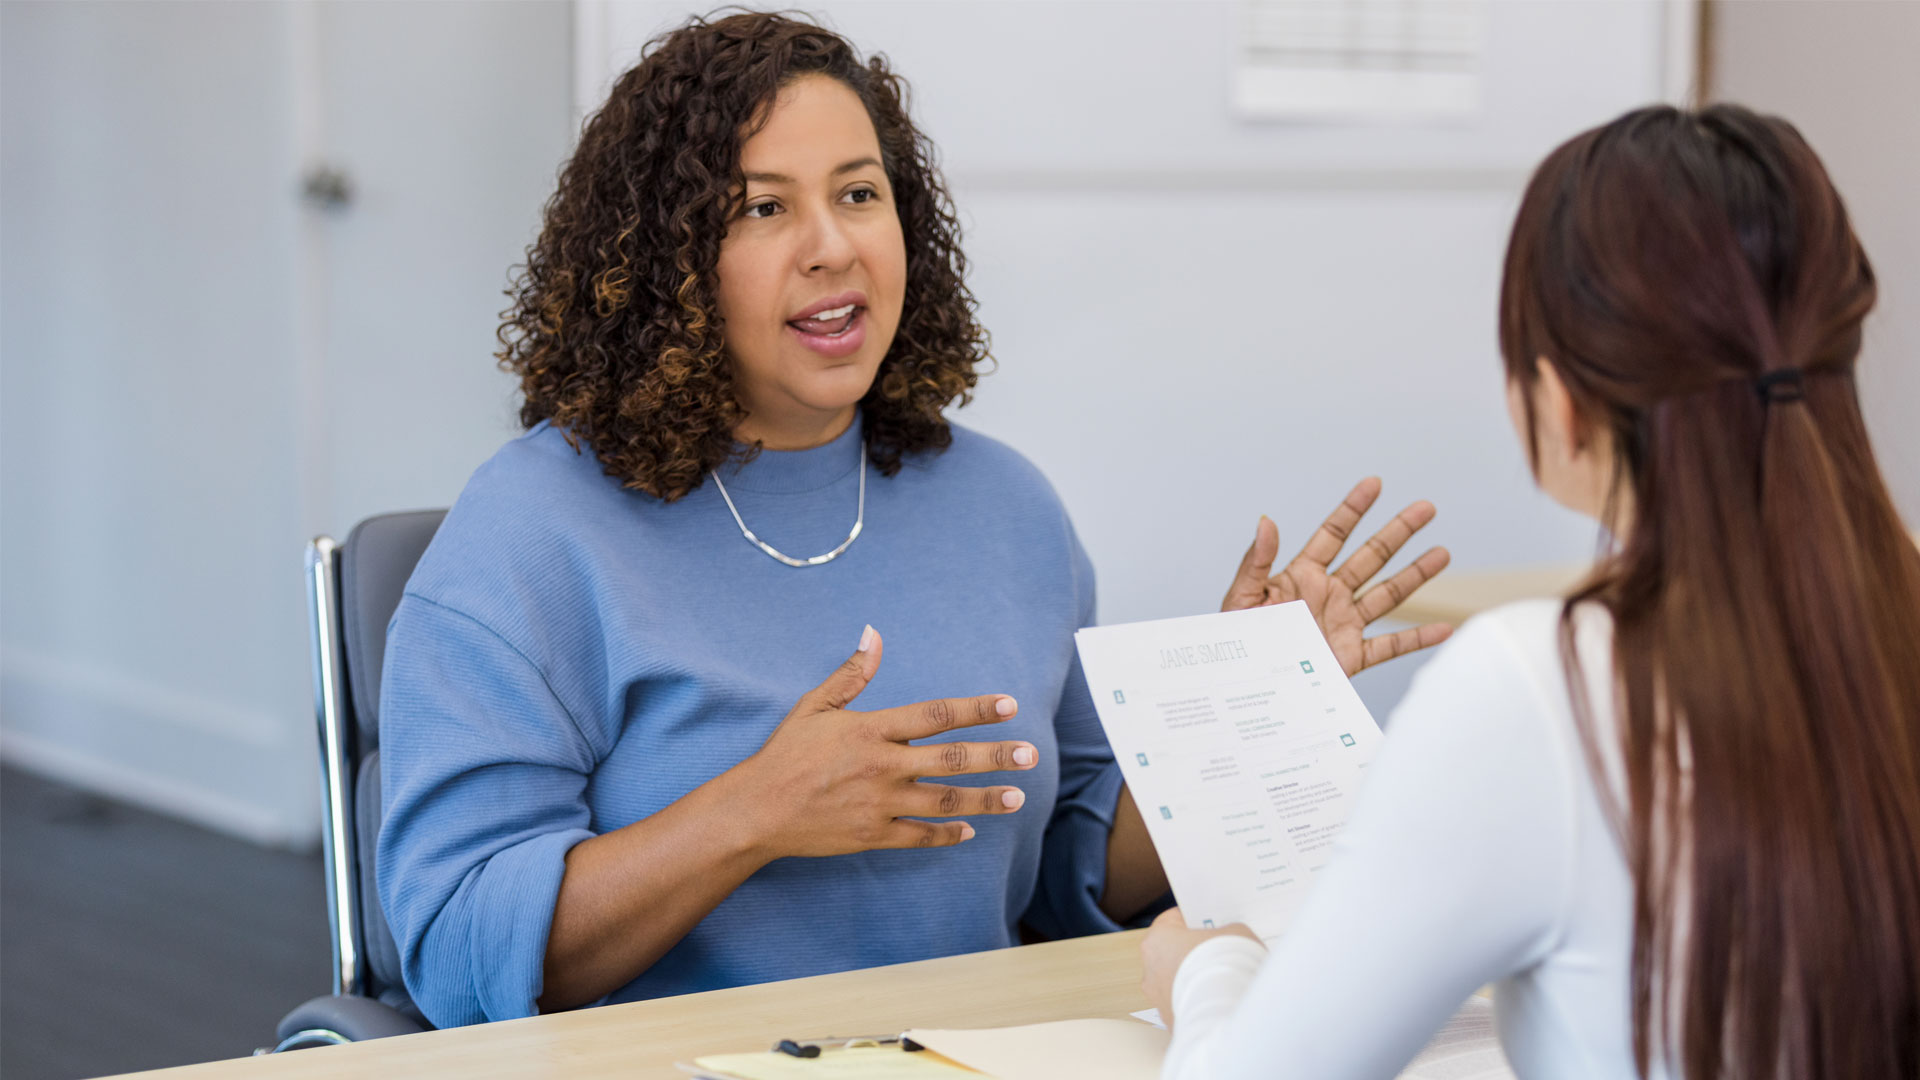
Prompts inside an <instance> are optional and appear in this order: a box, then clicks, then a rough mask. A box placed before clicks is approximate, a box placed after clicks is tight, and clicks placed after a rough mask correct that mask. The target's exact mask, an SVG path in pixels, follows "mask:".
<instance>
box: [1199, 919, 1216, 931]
mask: <svg viewBox="0 0 1920 1080" xmlns="http://www.w3.org/2000/svg"><path fill="white" fill-rule="evenodd" d="M1200 925H1201V926H1204V927H1206V928H1207V929H1209V930H1211V929H1213V920H1212V919H1201V920H1200Z"/></svg>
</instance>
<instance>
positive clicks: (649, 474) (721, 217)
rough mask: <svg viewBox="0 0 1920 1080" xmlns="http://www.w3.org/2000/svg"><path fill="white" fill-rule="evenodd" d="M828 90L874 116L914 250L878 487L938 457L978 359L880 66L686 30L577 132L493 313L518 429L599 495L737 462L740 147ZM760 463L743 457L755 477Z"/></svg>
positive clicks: (785, 25)
mask: <svg viewBox="0 0 1920 1080" xmlns="http://www.w3.org/2000/svg"><path fill="white" fill-rule="evenodd" d="M810 74H820V75H826V76H829V77H831V78H834V79H837V80H839V81H840V82H842V83H844V84H846V86H847V87H848V88H849V89H851V90H853V92H854V93H855V94H857V95H858V96H859V98H860V100H861V102H862V103H863V104H864V105H865V106H866V110H867V116H868V117H869V118H870V119H872V121H873V127H874V131H875V133H876V134H877V135H878V136H879V142H880V152H881V159H882V164H883V165H884V167H885V168H886V172H887V178H888V180H889V181H890V182H891V183H892V185H893V191H894V200H895V205H896V206H897V207H898V210H899V215H900V224H901V231H902V233H903V234H904V238H905V241H906V250H907V280H906V294H905V299H904V303H903V306H902V310H901V316H900V326H899V330H898V331H897V332H896V333H895V335H894V339H893V343H892V345H891V346H890V347H889V348H888V350H887V354H886V357H885V358H884V359H883V360H882V361H881V363H880V368H879V371H878V372H877V374H876V375H875V377H874V381H873V385H872V387H870V388H869V389H868V391H867V393H866V395H865V397H863V398H862V399H861V401H860V409H861V411H862V413H863V414H864V417H865V421H866V424H865V437H866V442H867V451H868V455H869V457H870V458H871V459H872V461H873V462H874V464H876V465H877V466H879V468H880V470H881V472H882V473H883V474H884V475H887V476H891V475H893V474H894V473H896V472H898V471H899V469H900V460H901V455H903V454H910V453H916V452H919V451H923V450H933V451H938V450H942V449H945V448H946V447H947V446H948V445H949V444H950V443H951V442H952V441H953V435H952V432H951V431H950V430H949V429H948V426H947V421H946V418H945V416H943V415H942V413H943V410H945V409H946V407H947V406H948V405H950V404H952V403H953V402H955V401H956V400H958V401H959V402H960V404H962V405H964V404H966V403H967V402H968V401H969V400H970V399H971V393H970V391H971V390H972V388H973V386H974V384H975V382H976V381H977V379H978V375H977V374H976V373H975V371H974V367H975V365H976V364H978V363H980V362H982V361H984V360H986V359H987V355H988V354H987V335H986V333H985V331H984V330H982V329H981V328H980V326H979V324H978V323H977V322H976V321H975V319H974V311H975V308H976V306H977V305H976V303H975V301H974V298H973V294H972V293H971V292H970V291H968V289H967V286H966V283H965V276H966V269H967V263H966V258H965V256H963V255H962V254H961V252H960V226H959V222H958V220H957V219H956V217H955V215H954V210H953V201H952V198H951V197H950V196H949V194H948V192H947V188H946V183H945V181H944V180H943V179H942V177H941V176H940V173H939V170H938V168H937V167H936V164H935V153H934V148H933V144H932V143H931V142H929V141H928V140H927V138H926V137H925V136H924V135H922V134H921V133H920V131H919V130H918V129H917V128H915V127H914V125H913V121H912V120H911V119H909V117H908V114H907V87H906V83H905V82H904V81H903V80H902V79H901V78H900V77H899V76H898V75H895V74H894V73H893V71H892V70H891V69H890V68H889V67H888V65H887V61H886V58H885V57H884V56H879V55H876V56H874V57H872V58H870V59H865V60H863V59H862V58H861V56H860V54H859V52H858V51H857V50H855V49H854V47H853V46H852V45H851V44H850V43H848V42H847V41H846V40H845V39H844V38H842V37H840V36H839V35H837V34H834V33H832V32H831V31H828V30H824V29H822V28H820V27H818V26H815V25H813V24H811V23H808V22H804V21H801V20H800V19H797V18H794V17H791V16H787V15H779V14H769V13H760V12H740V13H736V14H732V15H727V16H725V17H722V18H713V17H708V18H695V19H693V20H691V21H689V22H688V23H686V24H685V25H684V26H681V27H680V28H678V29H676V30H673V31H670V32H668V33H666V34H663V35H661V36H659V37H657V38H655V39H653V40H652V41H651V42H649V43H648V44H647V46H646V48H645V49H644V50H642V53H641V60H640V62H639V63H638V64H636V65H635V66H634V67H633V68H632V69H631V70H629V71H627V72H626V74H624V75H622V76H621V77H620V79H619V80H618V81H617V82H616V83H615V84H614V87H613V91H612V93H611V94H610V95H609V96H608V98H607V102H606V104H605V105H604V106H602V107H601V109H600V111H599V112H597V113H595V114H594V115H593V116H592V117H590V118H589V119H588V120H587V122H586V124H585V125H584V126H583V128H582V130H581V135H580V144H579V146H578V147H577V148H576V149H575V150H574V153H573V157H572V158H571V160H569V161H568V162H567V164H566V167H565V168H564V169H563V170H562V171H561V173H560V185H559V189H558V190H557V191H555V192H554V194H553V197H552V198H551V199H549V200H548V201H547V205H546V209H545V223H544V225H543V226H542V228H541V231H540V237H539V239H538V240H537V241H535V242H534V244H533V246H531V247H530V248H528V250H527V261H526V263H525V264H524V265H522V266H521V267H519V268H518V272H517V273H516V275H515V278H514V281H513V284H512V287H511V288H509V290H508V293H507V295H508V296H509V297H511V298H512V300H513V306H512V307H510V308H508V309H507V310H506V311H504V312H502V313H501V319H502V322H501V326H500V330H499V339H500V344H501V350H500V352H499V353H498V354H497V355H498V357H499V360H500V366H501V367H502V368H504V369H505V370H508V371H511V372H513V373H514V374H516V375H518V376H519V377H520V388H521V392H522V393H523V394H524V395H525V397H526V401H525V404H523V405H522V406H521V409H520V421H521V423H522V424H524V425H526V426H527V427H532V426H534V425H535V424H538V423H539V422H540V421H542V420H550V421H552V422H553V425H554V426H555V427H558V428H560V429H561V430H562V431H563V432H564V433H565V434H566V436H567V440H568V442H570V443H572V444H573V446H574V448H575V449H576V450H578V449H579V448H580V445H581V442H582V441H584V442H585V443H586V445H587V446H589V447H591V448H592V449H593V451H594V453H595V454H596V455H598V457H599V458H600V462H601V464H602V465H603V466H604V467H605V469H606V472H607V474H608V475H609V476H612V477H614V478H615V479H617V480H619V481H620V482H621V483H622V484H624V485H625V486H626V487H628V488H632V489H636V490H639V491H644V492H646V493H648V494H650V495H654V496H657V497H658V498H660V499H663V500H665V501H668V502H672V501H674V500H676V499H679V498H681V497H682V496H684V495H686V494H687V493H688V492H690V491H693V490H694V489H696V488H698V487H699V486H700V484H701V483H702V482H703V480H704V478H705V476H706V474H707V473H708V472H709V471H711V470H712V469H714V468H716V467H717V466H719V465H721V464H723V463H725V462H726V461H727V460H728V459H729V458H731V457H734V456H735V454H736V449H735V443H734V440H733V430H734V428H735V426H736V425H738V424H739V423H740V421H741V420H742V419H744V418H745V415H746V414H745V410H744V409H742V408H741V406H740V403H739V401H738V399H737V398H736V396H735V394H734V388H733V373H732V368H731V365H730V364H729V362H728V360H727V357H726V347H725V337H726V335H725V329H726V328H725V326H724V324H723V320H722V319H721V318H720V315H719V311H718V308H717V305H716V301H715V293H714V290H715V284H716V278H715V267H716V265H717V264H718V261H719V257H720V241H721V239H722V238H723V237H724V236H725V235H726V232H727V226H728V223H729V222H731V221H732V220H733V219H734V218H735V216H736V215H737V214H738V213H739V210H740V198H739V192H740V191H742V190H743V189H744V184H745V181H744V177H743V176H742V175H741V170H740V147H741V144H742V142H744V141H745V138H746V137H747V136H748V135H750V134H751V133H752V132H753V131H754V130H757V128H758V126H759V125H760V124H762V123H764V122H765V119H766V113H767V110H768V107H769V105H770V103H771V102H772V100H773V97H774V95H775V94H776V93H777V92H778V91H779V89H780V88H781V87H782V86H784V85H786V84H787V83H788V82H790V81H792V80H793V79H795V78H798V77H800V76H803V75H810ZM757 452H758V448H757V447H752V448H748V449H747V450H746V451H745V452H744V455H743V456H745V457H751V456H752V455H753V454H755V453H757Z"/></svg>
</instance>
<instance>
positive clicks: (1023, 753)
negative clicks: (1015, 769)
mask: <svg viewBox="0 0 1920 1080" xmlns="http://www.w3.org/2000/svg"><path fill="white" fill-rule="evenodd" d="M1038 756H1039V755H1037V754H1036V753H1034V749H1033V747H1031V746H1016V747H1014V748H1013V763H1014V764H1015V765H1031V764H1033V763H1034V760H1035V759H1036V758H1037V757H1038Z"/></svg>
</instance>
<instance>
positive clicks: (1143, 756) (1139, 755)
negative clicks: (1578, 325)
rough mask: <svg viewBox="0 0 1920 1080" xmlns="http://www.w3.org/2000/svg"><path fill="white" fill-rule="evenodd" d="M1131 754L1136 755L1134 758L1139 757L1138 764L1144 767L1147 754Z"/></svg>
mask: <svg viewBox="0 0 1920 1080" xmlns="http://www.w3.org/2000/svg"><path fill="white" fill-rule="evenodd" d="M1133 756H1134V757H1136V758H1139V759H1140V764H1141V766H1142V767H1145V765H1146V764H1147V755H1145V754H1135V755H1133Z"/></svg>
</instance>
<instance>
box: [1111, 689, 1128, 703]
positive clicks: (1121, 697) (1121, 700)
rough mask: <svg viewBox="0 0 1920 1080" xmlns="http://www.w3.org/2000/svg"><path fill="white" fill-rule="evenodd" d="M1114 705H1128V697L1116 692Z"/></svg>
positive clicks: (1114, 693)
mask: <svg viewBox="0 0 1920 1080" xmlns="http://www.w3.org/2000/svg"><path fill="white" fill-rule="evenodd" d="M1113 703H1114V704H1115V705H1125V704H1126V703H1127V695H1125V694H1123V693H1121V692H1120V691H1118V690H1115V691H1114V692H1113Z"/></svg>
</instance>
